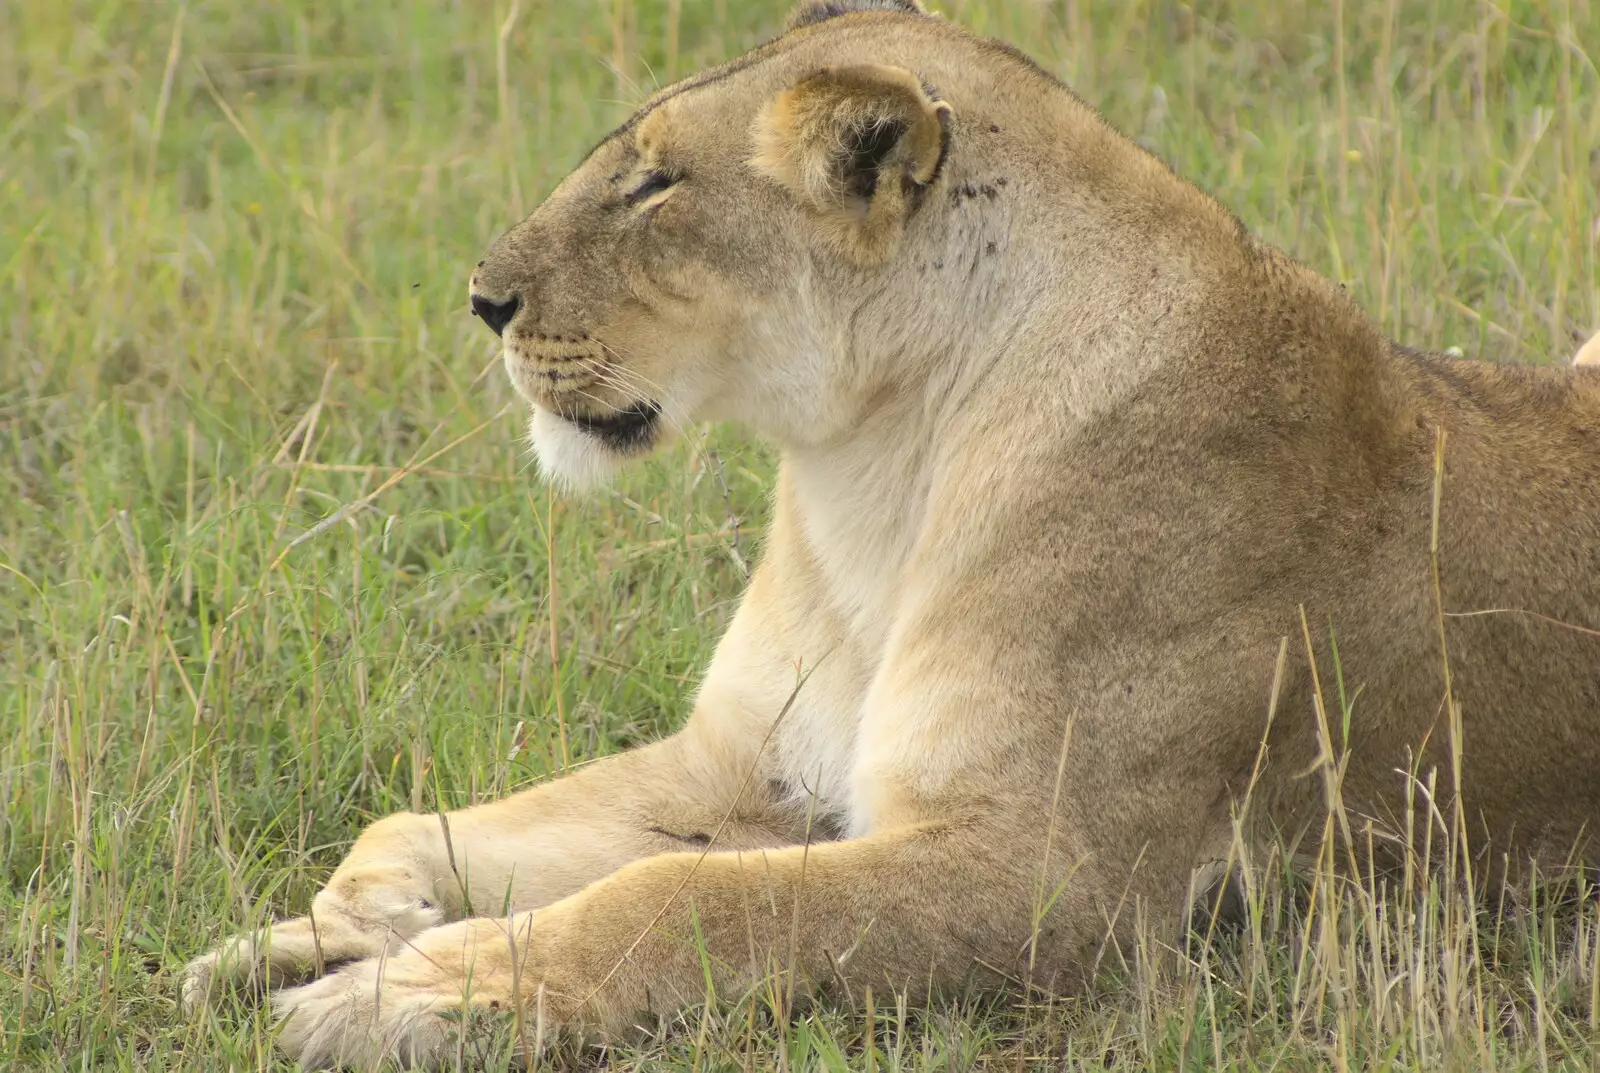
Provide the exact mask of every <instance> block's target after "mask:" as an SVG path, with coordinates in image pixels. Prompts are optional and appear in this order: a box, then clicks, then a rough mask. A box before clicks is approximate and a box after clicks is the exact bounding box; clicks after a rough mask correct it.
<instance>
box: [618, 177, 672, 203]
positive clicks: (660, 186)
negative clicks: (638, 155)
mask: <svg viewBox="0 0 1600 1073" xmlns="http://www.w3.org/2000/svg"><path fill="white" fill-rule="evenodd" d="M677 181H678V177H677V176H676V175H669V174H667V173H666V172H664V171H661V170H660V169H659V168H656V169H652V170H650V171H648V172H646V173H645V176H644V178H643V179H642V180H640V182H639V185H638V186H636V187H634V188H633V189H632V190H629V191H628V193H627V195H626V198H625V199H626V201H627V202H628V204H629V205H630V206H631V205H638V204H641V203H642V202H644V201H647V200H649V199H650V198H652V197H654V196H655V195H656V194H659V193H661V191H663V190H667V189H669V188H671V186H672V185H673V184H674V183H676V182H677Z"/></svg>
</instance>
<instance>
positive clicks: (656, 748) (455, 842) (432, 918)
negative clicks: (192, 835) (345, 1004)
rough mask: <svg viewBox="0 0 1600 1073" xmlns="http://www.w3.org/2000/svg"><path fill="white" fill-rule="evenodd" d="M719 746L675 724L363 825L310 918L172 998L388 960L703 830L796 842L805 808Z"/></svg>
mask: <svg viewBox="0 0 1600 1073" xmlns="http://www.w3.org/2000/svg"><path fill="white" fill-rule="evenodd" d="M719 745H721V746H722V748H721V750H720V753H719V754H717V755H718V756H720V757H730V756H731V757H732V758H733V760H734V761H735V762H734V763H728V764H724V765H722V766H720V767H719V766H717V765H715V764H713V763H712V762H711V761H710V760H708V758H707V756H706V755H705V750H703V749H702V748H700V747H699V746H698V745H697V743H696V742H695V741H694V740H693V735H692V732H690V731H686V732H684V733H683V734H680V735H677V736H675V737H674V738H671V739H668V740H666V741H662V742H657V743H655V744H653V745H648V746H644V747H642V748H640V749H635V750H632V751H630V752H627V753H623V754H620V755H618V756H614V757H610V758H608V759H606V760H602V761H600V762H598V763H596V764H594V765H591V766H589V767H587V768H584V769H583V770H582V771H580V772H579V773H577V774H574V775H571V776H568V777H567V778H563V779H558V780H556V781H554V782H552V783H549V784H547V785H545V786H541V787H538V788H536V789H534V790H530V791H525V792H524V793H521V794H517V795H515V796H513V797H510V798H507V799H505V800H503V801H497V802H494V803H492V804H489V805H483V806H479V807H477V808H472V809H466V810H463V811H460V812H455V813H450V814H449V815H448V816H446V817H440V816H437V815H434V816H424V815H413V814H399V815H395V816H389V817H386V818H385V819H383V820H380V821H379V822H377V823H375V824H373V825H372V826H371V827H370V828H368V829H367V830H366V831H365V832H363V833H362V835H361V837H360V838H359V839H358V840H357V841H356V844H355V846H354V847H352V849H351V851H350V854H349V856H348V857H347V858H346V859H345V861H344V862H343V863H342V864H341V865H340V866H339V868H338V869H337V870H336V871H335V872H334V874H333V876H332V878H331V879H330V880H329V881H328V884H327V886H326V887H325V888H324V889H323V890H322V891H321V892H320V893H318V895H317V896H316V898H315V900H314V901H313V903H312V910H311V913H310V914H309V915H307V916H305V917H300V918H298V919H294V920H288V921H281V922H279V923H276V924H274V925H272V926H271V927H270V928H265V929H262V930H261V931H258V932H254V933H249V934H244V935H240V936H237V937H235V938H233V939H230V940H228V941H227V942H225V943H223V944H222V945H221V946H219V947H217V948H216V949H215V950H213V951H211V952H210V953H207V954H205V955H203V956H201V957H199V958H196V959H195V960H194V961H192V962H191V963H190V964H189V966H188V969H187V971H186V973H185V978H184V982H183V997H184V999H185V1001H186V1002H187V1003H188V1004H190V1005H191V1006H193V1005H195V1004H198V1003H200V1002H203V1001H205V999H206V998H207V997H208V996H212V995H215V994H218V993H220V991H221V989H222V988H223V987H230V986H232V987H237V986H245V987H255V988H263V987H267V988H272V987H280V986H285V985H289V984H295V983H300V982H303V981H305V980H309V979H313V978H315V977H317V976H320V975H321V974H322V973H323V972H325V971H327V970H329V969H333V968H336V967H338V966H339V965H342V964H345V963H348V962H352V961H360V960H362V959H365V958H373V957H377V956H379V955H398V954H400V953H401V952H402V951H404V950H405V949H407V945H406V944H408V943H410V942H412V941H414V940H416V939H417V938H418V937H419V936H421V935H423V934H424V933H425V932H428V930H429V929H432V928H435V927H436V926H437V925H440V924H443V923H446V922H448V921H452V920H460V919H462V918H463V917H466V916H471V915H475V914H476V915H482V914H484V913H485V912H491V913H492V912H499V911H503V910H505V909H506V908H510V909H512V910H513V911H515V910H522V909H532V908H536V907H538V906H542V905H548V904H549V903H551V902H554V901H556V900H558V899H560V898H562V897H565V896H566V895H568V894H571V893H572V892H574V891H576V890H579V889H581V888H583V887H584V886H586V885H588V884H589V883H591V882H593V881H594V880H596V879H599V878H601V877H602V876H605V875H608V874H610V873H611V872H614V871H616V870H617V869H618V868H621V867H622V866H623V865H625V864H627V863H629V862H630V861H634V860H637V859H639V858H641V857H648V856H651V855H654V854H658V853H666V852H671V851H673V850H677V849H682V848H684V847H685V846H686V845H695V844H699V843H700V842H703V841H705V840H707V839H710V838H711V837H712V836H713V835H715V836H716V839H717V842H718V844H719V845H725V846H759V845H779V844H784V843H786V842H790V841H793V840H794V839H796V838H799V837H801V836H802V835H803V816H800V815H799V814H798V813H797V812H796V810H794V809H793V807H792V806H788V805H785V804H783V803H780V802H777V801H775V800H774V799H773V796H772V794H771V792H770V791H769V789H768V787H767V784H766V783H765V782H764V781H763V780H760V779H744V778H742V777H743V776H744V775H746V774H747V773H748V770H749V768H750V766H751V765H752V764H754V763H755V762H756V758H755V757H754V755H753V750H752V755H741V754H740V753H738V752H736V751H735V750H732V749H729V748H727V743H726V739H722V740H721V741H719ZM738 762H742V763H743V769H740V768H739V767H738V766H737V763H738Z"/></svg>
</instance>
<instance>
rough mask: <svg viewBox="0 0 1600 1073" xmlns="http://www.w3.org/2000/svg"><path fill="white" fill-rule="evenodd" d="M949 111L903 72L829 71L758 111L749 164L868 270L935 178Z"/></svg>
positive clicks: (869, 67)
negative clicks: (795, 201) (804, 208)
mask: <svg viewBox="0 0 1600 1073" xmlns="http://www.w3.org/2000/svg"><path fill="white" fill-rule="evenodd" d="M952 114H953V113H952V112H951V110H950V105H948V104H946V103H945V102H944V101H939V100H934V99H933V97H932V96H931V95H930V94H929V93H928V91H927V90H926V89H924V88H923V85H922V83H921V81H919V80H918V78H917V76H916V75H914V74H912V73H911V72H910V71H907V70H905V69H904V68H902V67H887V66H881V65H878V64H863V65H860V66H854V67H836V68H825V69H823V70H821V71H819V72H817V73H816V74H814V75H811V76H809V77H808V78H805V79H802V80H801V81H800V82H798V83H796V84H795V85H794V86H793V87H791V88H789V89H787V90H784V91H783V92H782V93H779V94H778V95H777V96H776V97H775V98H773V99H772V100H771V101H770V102H769V103H768V104H767V106H766V107H765V108H763V109H762V111H761V114H760V115H759V116H758V117H757V119H756V123H755V129H754V132H753V133H754V140H755V147H756V152H755V156H754V158H753V159H752V163H753V164H754V165H755V166H756V168H757V169H758V170H760V171H762V172H764V173H765V174H767V175H768V176H770V177H771V178H773V179H776V180H777V181H778V182H780V183H782V184H783V185H784V186H785V187H787V188H788V189H789V191H790V192H791V193H792V194H793V195H794V196H795V197H796V198H797V199H798V200H799V201H800V202H801V203H802V204H804V205H806V206H807V207H808V208H809V209H811V210H812V211H813V212H814V213H815V214H816V215H817V217H818V218H819V220H820V221H821V222H822V223H823V225H824V227H825V228H826V229H827V231H828V232H829V233H830V234H831V235H832V236H833V237H834V238H835V239H836V240H837V241H838V242H839V243H840V244H841V245H842V246H843V247H844V248H845V251H846V252H847V253H848V254H849V255H851V256H852V257H853V258H854V259H856V260H858V261H861V262H863V263H873V262H877V261H881V260H883V259H884V258H886V257H887V256H888V255H889V254H890V253H891V252H892V251H893V249H894V248H895V246H896V245H897V244H898V243H899V240H900V235H901V233H902V232H903V231H904V229H905V224H906V221H907V220H908V219H910V217H911V215H912V214H913V213H914V212H915V211H916V209H917V207H918V206H919V205H920V204H921V202H922V199H923V196H924V195H925V194H926V193H927V190H928V188H929V187H930V186H932V185H933V184H934V183H935V182H936V181H937V180H938V178H939V173H940V171H941V170H942V169H943V167H944V162H945V158H946V156H947V155H948V154H949V151H950V119H951V116H952Z"/></svg>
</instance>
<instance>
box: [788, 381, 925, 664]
mask: <svg viewBox="0 0 1600 1073" xmlns="http://www.w3.org/2000/svg"><path fill="white" fill-rule="evenodd" d="M934 431H935V430H934V427H933V422H932V420H931V419H930V418H929V417H928V415H927V414H926V412H925V410H924V407H923V403H922V400H921V399H920V398H917V397H909V396H907V397H901V398H897V399H894V400H891V401H889V402H887V403H885V404H884V405H883V406H882V407H881V408H879V409H877V410H875V411H874V412H872V413H871V414H870V415H868V416H867V417H866V418H865V420H864V421H863V422H862V423H861V425H860V426H859V427H858V428H857V429H856V430H855V431H854V433H853V434H852V435H850V436H849V437H843V438H840V439H837V440H832V441H829V442H827V443H823V444H817V445H810V446H805V447H798V448H790V449H789V450H787V451H785V452H784V457H783V466H784V474H785V480H786V483H787V486H788V489H789V493H790V495H791V496H792V500H791V501H792V503H793V505H794V508H795V516H796V518H797V520H798V522H799V524H800V526H801V528H802V529H803V530H804V537H805V540H806V543H807V545H808V546H809V548H810V550H811V552H812V555H813V557H814V560H815V563H816V565H817V568H818V571H819V572H820V574H821V575H822V577H821V580H822V582H823V585H824V587H825V589H826V591H827V593H828V595H829V598H830V601H829V602H830V603H831V604H832V605H833V608H834V609H835V610H836V611H837V612H838V613H839V614H840V615H841V617H842V618H843V619H844V620H845V621H846V622H848V623H850V624H851V627H852V629H853V631H854V632H855V633H856V634H857V635H859V636H876V637H878V638H880V639H881V638H882V637H883V636H884V635H885V634H886V633H887V632H888V628H889V623H890V621H891V620H892V618H893V615H894V609H895V604H896V594H897V593H898V592H899V591H900V590H901V582H902V579H903V575H904V572H905V568H906V564H907V562H908V561H909V559H910V557H911V553H912V550H913V548H914V547H915V545H916V541H917V538H918V536H919V535H920V533H921V530H922V519H923V516H924V515H925V513H926V508H927V497H928V487H929V484H930V482H931V480H932V456H933V454H934V451H933V439H934V435H933V434H934Z"/></svg>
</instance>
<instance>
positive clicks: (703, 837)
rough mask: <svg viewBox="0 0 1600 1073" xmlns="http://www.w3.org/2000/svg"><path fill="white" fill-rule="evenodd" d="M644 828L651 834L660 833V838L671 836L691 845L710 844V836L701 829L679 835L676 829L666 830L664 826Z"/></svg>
mask: <svg viewBox="0 0 1600 1073" xmlns="http://www.w3.org/2000/svg"><path fill="white" fill-rule="evenodd" d="M646 830H648V831H649V832H650V833H651V834H653V835H660V836H661V837H662V838H673V839H677V840H678V841H679V842H687V843H689V844H690V845H691V846H709V845H711V836H710V835H708V834H705V833H704V832H701V831H695V832H693V833H692V834H687V835H680V834H678V833H677V832H676V831H669V830H667V829H666V828H665V827H649V828H646Z"/></svg>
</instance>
